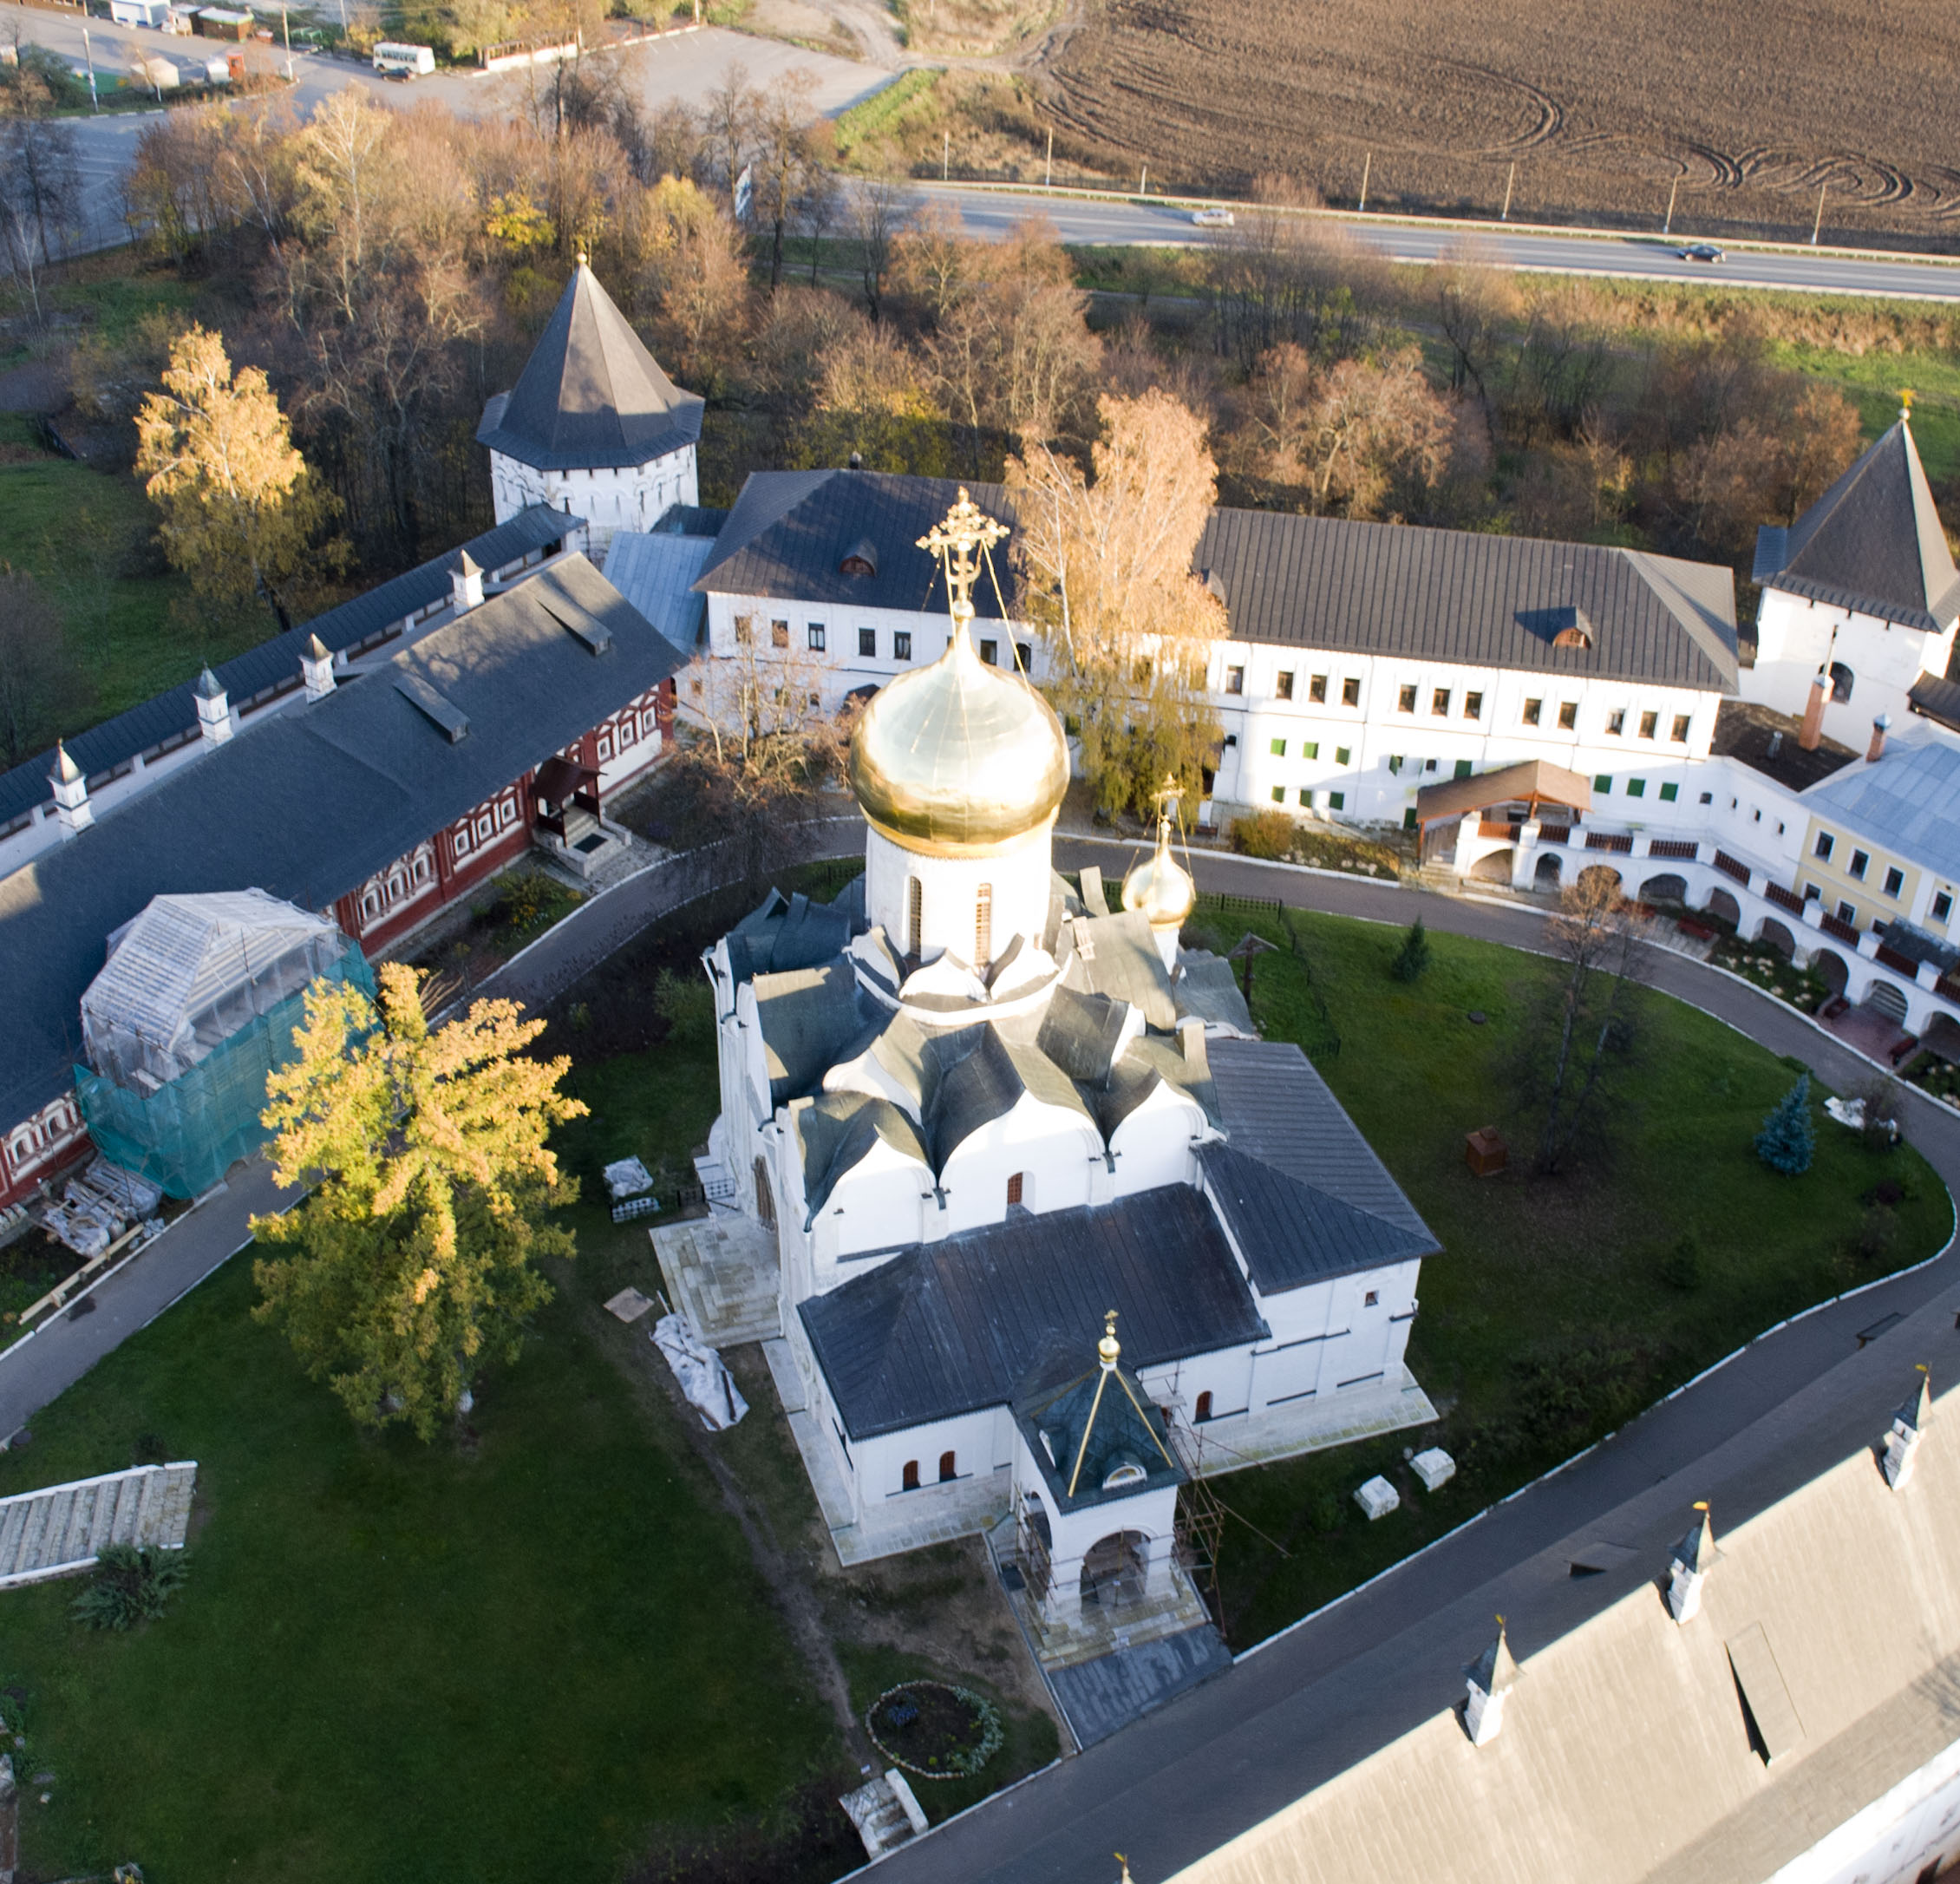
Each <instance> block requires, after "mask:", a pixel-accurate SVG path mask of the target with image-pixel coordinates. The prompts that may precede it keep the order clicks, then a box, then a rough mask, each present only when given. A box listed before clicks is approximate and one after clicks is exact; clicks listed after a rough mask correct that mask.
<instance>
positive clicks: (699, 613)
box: [605, 530, 715, 648]
mask: <svg viewBox="0 0 1960 1884" xmlns="http://www.w3.org/2000/svg"><path fill="white" fill-rule="evenodd" d="M714 549H715V539H714V538H713V537H711V536H676V535H671V534H669V533H666V532H664V531H656V532H654V533H651V534H648V533H642V532H639V531H634V530H622V531H620V532H618V533H617V535H615V536H614V538H613V540H612V542H611V546H610V547H609V548H608V549H607V551H606V553H605V579H606V580H607V581H608V582H610V583H611V585H613V587H614V588H616V589H617V590H618V592H620V594H622V595H623V596H624V597H625V598H626V599H627V600H628V601H629V602H630V603H631V604H632V605H633V606H634V607H635V608H637V609H638V610H639V612H640V613H641V614H643V615H644V616H645V617H646V618H647V619H648V620H649V621H650V622H651V623H652V624H653V625H654V626H655V627H656V628H657V629H658V630H659V631H661V633H662V634H663V635H665V636H666V637H667V638H668V639H669V640H670V641H671V642H672V643H673V644H674V645H675V646H676V647H677V648H691V647H692V646H693V645H694V644H695V643H696V641H697V640H699V639H700V638H701V631H702V624H703V622H704V621H705V620H706V619H707V615H708V599H707V597H706V596H702V595H696V593H695V592H694V584H695V579H696V577H697V576H699V575H700V573H701V572H702V569H703V568H704V567H705V566H706V565H707V562H708V559H709V556H710V555H711V554H712V553H714Z"/></svg>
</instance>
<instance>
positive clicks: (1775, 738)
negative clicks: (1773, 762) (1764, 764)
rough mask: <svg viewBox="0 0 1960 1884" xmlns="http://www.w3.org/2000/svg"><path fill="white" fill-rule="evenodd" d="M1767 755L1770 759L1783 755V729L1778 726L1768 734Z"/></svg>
mask: <svg viewBox="0 0 1960 1884" xmlns="http://www.w3.org/2000/svg"><path fill="white" fill-rule="evenodd" d="M1768 756H1769V757H1770V758H1772V759H1780V758H1781V757H1782V756H1783V730H1782V729H1781V728H1780V727H1779V728H1778V729H1776V730H1775V731H1774V733H1772V734H1771V735H1770V736H1769V753H1768Z"/></svg>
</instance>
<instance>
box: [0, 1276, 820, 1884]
mask: <svg viewBox="0 0 1960 1884" xmlns="http://www.w3.org/2000/svg"><path fill="white" fill-rule="evenodd" d="M251 1300H252V1279H251V1274H250V1270H249V1268H248V1266H247V1264H246V1263H245V1260H244V1259H234V1261H233V1263H232V1265H231V1266H229V1267H228V1268H227V1269H226V1270H225V1271H223V1272H220V1273H219V1275H218V1276H217V1277H215V1278H214V1279H212V1280H211V1281H209V1282H207V1283H206V1285H204V1286H203V1287H202V1288H200V1289H199V1291H198V1292H196V1293H195V1294H193V1296H191V1297H190V1298H189V1299H187V1300H186V1301H185V1302H183V1303H182V1304H180V1305H179V1306H178V1307H176V1308H175V1309H173V1311H172V1312H170V1314H169V1315H168V1316H167V1317H166V1318H164V1319H163V1320H162V1321H160V1322H159V1323H158V1324H157V1325H154V1327H152V1328H150V1329H148V1330H147V1331H145V1332H144V1333H142V1334H141V1335H139V1336H137V1337H136V1338H134V1339H133V1340H131V1341H130V1342H129V1343H127V1344H126V1345H125V1346H123V1347H122V1348H121V1349H120V1350H118V1351H117V1352H116V1353H115V1354H114V1355H113V1356H112V1357H110V1358H109V1359H108V1360H107V1361H105V1362H104V1363H103V1364H101V1366H99V1367H98V1368H97V1369H96V1370H95V1371H94V1372H93V1373H92V1374H91V1375H89V1376H88V1379H87V1380H86V1381H85V1382H83V1383H82V1384H81V1385H80V1386H78V1387H76V1388H75V1389H74V1390H71V1391H70V1392H69V1394H67V1395H66V1396H64V1397H63V1398H62V1400H61V1401H59V1402H58V1403H56V1405H55V1406H53V1407H52V1408H50V1409H49V1410H47V1411H45V1412H44V1413H42V1415H41V1416H39V1417H38V1418H36V1421H35V1422H34V1442H33V1444H32V1445H31V1447H29V1449H27V1450H25V1451H23V1452H18V1453H9V1454H5V1455H0V1492H5V1491H15V1490H19V1489H23V1488H27V1487H29V1486H32V1485H36V1484H42V1483H47V1482H54V1481H57V1480H60V1479H62V1478H65V1477H69V1476H73V1475H82V1474H87V1473H92V1472H99V1471H102V1470H105V1469H113V1468H115V1467H119V1466H121V1465H124V1464H126V1463H127V1462H129V1461H130V1459H131V1457H132V1455H133V1451H134V1449H135V1448H136V1447H137V1446H138V1445H139V1443H140V1439H141V1436H144V1435H151V1436H154V1438H155V1441H156V1442H157V1443H160V1445H161V1446H162V1448H163V1449H166V1450H167V1452H168V1454H169V1456H172V1457H188V1458H195V1459H197V1460H198V1461H199V1510H198V1514H197V1528H196V1531H195V1534H194V1537H193V1545H192V1547H191V1551H190V1564H191V1569H192V1578H191V1582H190V1584H189V1586H188V1588H187V1590H186V1593H184V1594H183V1595H182V1596H181V1597H180V1598H179V1599H177V1601H176V1602H175V1604H174V1606H173V1608H172V1610H171V1612H170V1613H169V1614H168V1615H167V1616H166V1617H165V1618H164V1619H163V1620H162V1621H161V1622H160V1623H157V1624H154V1625H152V1626H149V1627H148V1628H147V1629H145V1630H143V1631H141V1632H139V1633H136V1634H134V1635H131V1636H127V1637H118V1636H101V1635H95V1634H91V1633H88V1632H84V1631H82V1630H80V1629H78V1628H77V1627H75V1626H74V1625H72V1624H71V1623H70V1622H69V1620H68V1617H67V1611H68V1606H69V1603H70V1601H71V1600H72V1599H73V1598H74V1595H75V1585H74V1584H72V1583H62V1584H56V1585H50V1586H42V1587H37V1588H34V1589H29V1590H27V1591H21V1592H9V1593H5V1594H4V1596H0V1603H3V1604H4V1617H5V1623H4V1628H3V1631H0V1689H3V1688H7V1687H16V1688H18V1689H21V1690H23V1691H24V1692H25V1694H26V1696H27V1705H28V1711H29V1726H30V1730H31V1733H32V1737H33V1764H34V1768H35V1770H52V1771H53V1772H54V1773H55V1774H56V1780H55V1783H54V1784H53V1786H52V1787H51V1788H50V1789H49V1790H50V1791H51V1793H52V1796H53V1802H52V1803H51V1804H50V1805H49V1806H48V1807H46V1808H45V1809H43V1808H41V1807H39V1806H38V1805H34V1804H29V1807H28V1808H27V1815H26V1822H25V1826H24V1828H23V1857H24V1859H25V1860H26V1861H27V1863H28V1864H29V1866H30V1867H31V1868H32V1871H33V1874H36V1875H46V1876H56V1875H66V1874H69V1873H71V1872H77V1871H83V1870H87V1871H90V1872H94V1873H97V1874H100V1873H101V1872H103V1871H105V1870H106V1869H107V1868H108V1865H109V1863H110V1862H111V1861H120V1860H123V1859H127V1858H131V1857H134V1858H137V1859H139V1860H140V1862H141V1863H142V1865H143V1867H144V1869H145V1873H146V1875H147V1876H148V1877H149V1878H150V1879H151V1880H152V1881H153V1884H198V1881H202V1880H206V1879H212V1878H220V1877H250V1878H252V1879H253V1880H254V1881H255V1884H271V1881H275V1880H287V1879H291V1880H301V1879H304V1880H319V1881H323V1884H324V1881H327V1880H331V1881H332V1884H354V1881H356V1880H364V1879H371V1880H375V1881H376V1884H380V1881H389V1884H393V1881H395V1880H400V1879H405V1878H413V1879H415V1880H417V1881H422V1880H428V1881H431V1884H433V1881H435V1880H455V1881H458V1884H465V1881H467V1884H478V1881H481V1880H488V1879H505V1878H507V1879H513V1880H517V1879H522V1880H527V1881H528V1880H532V1879H538V1878H546V1877H549V1878H552V1879H567V1880H569V1879H579V1878H583V1879H592V1880H611V1879H613V1878H616V1877H617V1876H618V1875H619V1874H621V1871H622V1869H623V1868H624V1866H625V1865H626V1864H627V1862H628V1861H630V1860H632V1859H634V1858H636V1857H637V1856H639V1855H642V1854H644V1852H645V1851H646V1850H647V1849H648V1848H649V1845H650V1841H652V1840H654V1839H656V1838H658V1839H662V1840H667V1841H671V1840H672V1839H674V1838H675V1837H676V1836H677V1835H681V1836H687V1837H690V1838H698V1839H701V1840H703V1841H712V1840H713V1837H714V1835H715V1834H716V1833H717V1832H719V1831H722V1830H723V1829H724V1828H733V1827H740V1828H748V1832H749V1835H754V1834H755V1828H760V1829H761V1831H762V1832H763V1833H764V1834H765V1835H767V1834H769V1833H770V1832H771V1830H772V1828H773V1829H774V1833H775V1834H776V1835H782V1836H787V1835H788V1833H789V1830H790V1828H789V1827H788V1826H787V1823H786V1822H785V1815H786V1814H787V1812H788V1811H789V1810H790V1809H791V1805H792V1802H793V1800H794V1797H795V1796H796V1795H797V1793H798V1791H799V1789H801V1788H804V1787H806V1786H807V1784H808V1783H810V1782H811V1781H812V1780H813V1779H815V1778H818V1777H823V1778H825V1779H826V1780H827V1779H831V1778H833V1777H834V1776H835V1773H836V1768H837V1760H838V1754H837V1749H836V1742H835V1738H834V1734H833V1727H832V1724H831V1721H830V1719H829V1717H828V1716H827V1714H826V1712H825V1711H824V1710H823V1709H822V1707H821V1706H820V1704H819V1703H818V1702H817V1700H816V1699H815V1698H814V1697H813V1694H812V1693H811V1692H810V1691H809V1687H810V1684H809V1683H808V1682H807V1679H806V1678H805V1676H804V1673H803V1670H802V1668H801V1665H800V1663H799V1662H798V1660H797V1658H796V1657H795V1655H794V1652H792V1650H791V1649H790V1647H789V1645H788V1643H787V1639H786V1636H785V1634H784V1632H783V1630H782V1628H781V1625H780V1624H779V1622H778V1620H777V1619H776V1616H775V1614H774V1611H773V1610H772V1608H771V1606H770V1603H769V1600H768V1595H767V1593H766V1592H765V1590H764V1589H763V1587H762V1586H761V1581H760V1580H759V1578H758V1577H757V1575H756V1573H755V1570H754V1568H753V1567H752V1564H751V1561H750V1560H749V1557H748V1551H747V1549H746V1547H745V1545H744V1541H743V1539H742V1534H741V1533H740V1531H739V1529H738V1528H737V1527H736V1526H735V1522H734V1521H733V1520H732V1518H731V1517H730V1516H729V1515H728V1513H727V1512H726V1510H725V1509H724V1508H722V1505H721V1504H720V1503H719V1502H718V1501H717V1499H716V1496H715V1492H714V1490H713V1488H712V1487H711V1486H709V1485H708V1484H707V1483H706V1482H705V1480H704V1478H703V1476H702V1474H701V1472H700V1469H699V1468H698V1466H697V1465H696V1463H695V1462H694V1461H693V1460H692V1458H691V1456H690V1455H689V1450H688V1448H687V1445H686V1442H685V1440H684V1438H683V1436H681V1435H680V1434H679V1433H677V1432H676V1431H675V1430H674V1429H673V1428H672V1426H671V1423H670V1422H671V1415H670V1414H669V1415H666V1416H664V1418H663V1416H661V1413H660V1410H659V1409H658V1408H655V1409H654V1410H653V1412H652V1413H651V1414H650V1413H649V1412H648V1410H647V1409H646V1407H645V1405H644V1403H643V1401H642V1400H640V1399H637V1398H636V1396H635V1395H634V1393H633V1392H632V1390H631V1389H630V1386H629V1384H628V1383H627V1380H626V1379H625V1377H623V1374H622V1372H621V1370H619V1369H618V1368H617V1367H616V1366H615V1364H613V1362H612V1361H611V1360H609V1359H608V1358H607V1357H605V1356H604V1353H603V1352H602V1351H600V1348H599V1346H598V1339H597V1338H595V1337H594V1336H593V1335H592V1334H591V1332H590V1331H589V1330H586V1329H585V1328H584V1327H582V1325H581V1314H582V1313H583V1314H584V1315H585V1317H587V1318H589V1317H590V1313H591V1312H590V1310H589V1309H582V1308H581V1303H580V1298H579V1296H578V1294H577V1293H575V1292H568V1293H567V1294H566V1295H565V1297H563V1298H561V1300H560V1301H559V1303H558V1304H557V1305H554V1306H553V1307H552V1309H550V1310H548V1311H547V1312H546V1314H545V1316H544V1317H543V1318H542V1322H541V1325H540V1327H539V1338H537V1339H536V1340H535V1341H534V1342H533V1343H532V1345H531V1346H530V1348H529V1349H528V1350H527V1351H526V1354H525V1356H524V1358H523V1360H522V1362H521V1364H519V1366H518V1367H517V1368H516V1369H514V1370H511V1371H509V1372H508V1373H504V1374H500V1375H497V1376H495V1377H493V1379H492V1381H491V1383H490V1384H489V1388H488V1390H487V1393H486V1396H485V1399H484V1403H483V1404H482V1405H481V1407H480V1410H479V1412H478V1414H477V1425H478V1427H479V1428H480V1442H479V1444H478V1446H477V1448H476V1449H474V1453H472V1452H470V1451H467V1450H465V1449H459V1448H457V1447H456V1446H454V1445H452V1444H449V1443H447V1442H443V1443H438V1444H436V1445H434V1446H433V1447H427V1448H425V1447H423V1446H421V1445H420V1444H418V1443H417V1442H415V1440H413V1439H412V1438H406V1437H401V1436H394V1437H390V1438H389V1439H386V1440H383V1441H380V1442H376V1441H373V1440H369V1439H364V1438H362V1437H360V1436H356V1433H355V1432H354V1431H353V1429H351V1427H350V1425H349V1423H348V1422H347V1419H346V1416H345V1415H344V1413H343V1410H341V1408H340V1407H339V1405H338V1403H336V1402H335V1401H334V1400H333V1399H332V1398H331V1397H330V1395H329V1394H328V1393H327V1391H326V1390H325V1389H323V1388H318V1387H314V1386H312V1385H310V1384H308V1383H306V1382H305V1381H304V1379H303V1378H302V1377H300V1376H299V1375H298V1374H297V1370H295V1367H294V1365H293V1363H292V1360H291V1355H290V1353H289V1352H288V1351H286V1350H285V1348H284V1344H283V1343H282V1342H281V1340H280V1338H278V1336H277V1335H276V1334H274V1333H273V1332H271V1331H269V1330H267V1329H265V1328H263V1327H261V1326H260V1325H258V1324H256V1323H255V1322H253V1321H252V1319H251V1318H250V1317H249V1314H248V1308H249V1305H250V1303H251ZM619 1333H620V1335H621V1336H622V1337H624V1331H619Z"/></svg>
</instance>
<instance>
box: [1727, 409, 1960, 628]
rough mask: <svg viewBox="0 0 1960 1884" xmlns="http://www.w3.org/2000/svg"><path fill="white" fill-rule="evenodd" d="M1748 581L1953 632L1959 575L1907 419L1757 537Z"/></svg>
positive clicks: (1909, 624) (1958, 605)
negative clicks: (1787, 522)
mask: <svg viewBox="0 0 1960 1884" xmlns="http://www.w3.org/2000/svg"><path fill="white" fill-rule="evenodd" d="M1752 573H1753V575H1754V579H1755V580H1756V581H1758V582H1760V583H1761V584H1762V585H1763V586H1764V587H1765V588H1767V589H1780V590H1782V591H1784V592H1786V593H1787V594H1790V595H1800V596H1804V597H1806V598H1808V599H1810V600H1812V601H1816V602H1827V603H1830V604H1831V605H1833V606H1835V607H1838V608H1848V609H1853V610H1855V611H1856V612H1858V613H1859V614H1861V615H1872V616H1876V617H1877V618H1878V619H1879V620H1880V621H1890V622H1896V623H1898V625H1900V626H1901V627H1904V628H1921V629H1924V630H1925V631H1927V632H1928V633H1929V634H1941V633H1944V631H1946V629H1947V628H1949V627H1950V626H1951V625H1952V624H1953V620H1954V618H1955V616H1956V615H1957V614H1960V570H1957V569H1956V568H1955V567H1954V564H1953V555H1952V553H1951V552H1950V550H1949V549H1948V548H1947V546H1946V532H1945V530H1944V528H1943V527H1941V524H1940V520H1939V512H1938V509H1937V507H1935V505H1934V503H1933V494H1932V490H1931V487H1930V486H1929V485H1928V484H1927V482H1926V472H1925V467H1924V465H1922V464H1921V463H1920V462H1919V449H1918V446H1917V445H1916V444H1915V443H1914V442H1913V439H1912V428H1911V424H1910V423H1909V422H1908V421H1907V420H1906V419H1905V417H1904V415H1901V416H1900V417H1899V419H1898V422H1896V423H1895V424H1894V425H1893V426H1892V428H1891V430H1890V431H1888V432H1886V433H1885V435H1884V436H1883V437H1881V438H1879V439H1878V440H1877V441H1876V442H1874V443H1872V445H1871V446H1869V447H1868V448H1866V449H1865V451H1864V452H1863V453H1862V454H1861V455H1859V459H1858V461H1857V462H1856V463H1855V464H1853V465H1852V467H1851V468H1850V469H1849V470H1848V471H1846V473H1845V474H1844V475H1843V476H1842V477H1840V478H1839V480H1838V481H1837V482H1836V483H1835V484H1833V486H1832V487H1831V488H1830V489H1829V490H1827V491H1826V492H1825V494H1823V496H1821V497H1820V498H1819V499H1818V500H1817V501H1816V502H1815V503H1814V504H1813V505H1812V506H1811V507H1810V508H1809V509H1808V510H1806V511H1805V512H1804V514H1803V515H1802V516H1800V517H1799V518H1798V519H1797V520H1796V522H1795V523H1793V524H1792V525H1791V526H1790V527H1788V528H1787V529H1786V528H1784V527H1781V526H1780V525H1775V526H1766V527H1764V528H1763V529H1761V530H1759V531H1758V532H1757V533H1756V559H1755V567H1754V570H1753V572H1752Z"/></svg>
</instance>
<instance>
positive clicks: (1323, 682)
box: [1225, 667, 1361, 707]
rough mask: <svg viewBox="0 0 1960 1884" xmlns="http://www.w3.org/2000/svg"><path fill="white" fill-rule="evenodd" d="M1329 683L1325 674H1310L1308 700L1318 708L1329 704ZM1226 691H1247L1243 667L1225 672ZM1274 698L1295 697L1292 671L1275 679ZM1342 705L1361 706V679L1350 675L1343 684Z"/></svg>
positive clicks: (1240, 692)
mask: <svg viewBox="0 0 1960 1884" xmlns="http://www.w3.org/2000/svg"><path fill="white" fill-rule="evenodd" d="M1327 681H1328V677H1327V676H1326V675H1325V674H1310V675H1309V676H1308V677H1307V698H1308V699H1309V700H1310V701H1312V702H1313V703H1315V704H1316V706H1324V705H1325V704H1326V703H1327ZM1225 691H1226V692H1227V693H1238V694H1242V693H1244V692H1245V669H1244V668H1243V667H1228V668H1226V669H1225ZM1272 694H1273V698H1274V699H1276V700H1290V699H1291V698H1292V697H1293V676H1292V673H1291V672H1290V671H1288V672H1285V673H1283V674H1278V675H1276V676H1275V677H1274V679H1273V689H1272ZM1341 704H1342V705H1343V706H1347V707H1358V706H1359V705H1360V704H1361V677H1360V676H1359V675H1356V674H1349V675H1348V676H1347V677H1345V678H1344V679H1343V681H1342V683H1341Z"/></svg>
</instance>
